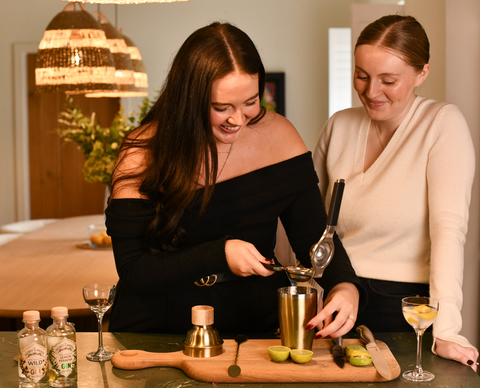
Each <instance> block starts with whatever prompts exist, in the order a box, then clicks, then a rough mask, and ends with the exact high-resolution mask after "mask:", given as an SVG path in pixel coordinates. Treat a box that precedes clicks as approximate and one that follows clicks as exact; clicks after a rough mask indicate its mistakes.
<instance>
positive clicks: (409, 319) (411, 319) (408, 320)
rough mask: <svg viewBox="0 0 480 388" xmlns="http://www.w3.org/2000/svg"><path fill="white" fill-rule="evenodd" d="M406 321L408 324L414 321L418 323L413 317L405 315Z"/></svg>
mask: <svg viewBox="0 0 480 388" xmlns="http://www.w3.org/2000/svg"><path fill="white" fill-rule="evenodd" d="M407 322H408V323H409V324H410V325H415V324H416V323H418V321H417V320H416V319H415V318H413V317H407Z"/></svg>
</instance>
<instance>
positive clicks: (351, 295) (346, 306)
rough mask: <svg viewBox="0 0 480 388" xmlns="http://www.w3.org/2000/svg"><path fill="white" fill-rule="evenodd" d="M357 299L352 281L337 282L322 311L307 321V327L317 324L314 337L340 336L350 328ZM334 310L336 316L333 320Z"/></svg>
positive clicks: (355, 310)
mask: <svg viewBox="0 0 480 388" xmlns="http://www.w3.org/2000/svg"><path fill="white" fill-rule="evenodd" d="M359 299H360V295H359V293H358V290H357V287H355V286H354V285H353V284H352V283H340V284H337V285H336V286H335V287H333V288H332V290H331V291H330V292H329V293H328V295H327V298H326V299H325V303H324V305H323V309H322V311H320V312H319V313H318V314H317V316H316V317H315V318H313V319H312V320H311V321H310V322H309V323H308V325H307V328H313V327H315V326H317V328H318V329H319V331H318V332H317V334H316V335H315V338H323V337H327V336H330V337H332V338H336V337H341V336H342V335H344V334H346V333H348V332H349V331H350V330H351V329H352V327H353V325H354V324H355V321H356V320H357V312H358V301H359ZM335 312H337V316H336V317H335V320H334V319H333V314H334V313H335ZM322 327H323V328H322Z"/></svg>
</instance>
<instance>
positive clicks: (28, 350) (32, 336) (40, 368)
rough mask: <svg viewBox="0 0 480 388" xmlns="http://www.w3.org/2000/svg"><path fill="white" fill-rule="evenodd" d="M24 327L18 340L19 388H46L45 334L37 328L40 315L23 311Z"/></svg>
mask: <svg viewBox="0 0 480 388" xmlns="http://www.w3.org/2000/svg"><path fill="white" fill-rule="evenodd" d="M23 322H24V323H25V327H24V328H23V329H22V330H20V331H19V332H18V334H17V338H18V351H19V359H18V377H19V387H21V388H40V387H48V356H47V341H46V333H45V330H43V329H42V328H41V327H39V325H38V324H39V322H40V313H39V312H38V311H25V312H24V313H23Z"/></svg>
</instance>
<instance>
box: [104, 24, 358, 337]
mask: <svg viewBox="0 0 480 388" xmlns="http://www.w3.org/2000/svg"><path fill="white" fill-rule="evenodd" d="M264 87H265V70H264V67H263V64H262V61H261V59H260V56H259V54H258V52H257V50H256V48H255V45H254V44H253V42H252V41H251V40H250V38H249V37H248V36H247V35H246V34H245V33H244V32H242V31H241V30H239V29H238V28H236V27H234V26H232V25H230V24H221V23H213V24H211V25H209V26H207V27H204V28H201V29H199V30H197V31H195V32H194V33H193V34H192V35H191V36H190V37H189V38H188V39H187V40H186V41H185V43H184V44H183V45H182V47H181V48H180V50H179V52H178V53H177V55H176V57H175V59H174V61H173V63H172V66H171V70H170V72H169V74H168V76H167V79H166V81H165V83H164V86H163V88H162V90H161V93H160V96H159V98H158V100H157V101H156V103H155V104H154V106H153V108H152V109H151V111H150V112H149V113H148V115H147V117H146V118H145V120H144V121H143V122H142V125H141V126H140V127H139V128H138V129H136V130H135V131H134V132H132V134H131V135H130V136H129V137H128V139H126V141H125V142H124V144H123V146H122V150H121V154H120V157H119V161H118V163H117V166H116V169H115V172H114V175H113V180H112V196H111V198H110V201H109V205H108V208H107V210H106V216H107V228H108V233H109V235H110V236H111V237H112V241H113V249H114V254H115V261H116V266H117V270H118V274H119V278H120V281H119V283H118V290H117V295H116V299H115V303H114V306H113V308H112V313H111V317H110V330H111V331H126V332H128V331H135V332H164V333H186V332H187V331H188V330H189V329H190V328H191V307H192V306H195V305H210V306H213V307H214V308H215V327H216V328H217V329H218V330H219V331H220V333H240V332H241V333H273V332H275V331H276V329H277V328H278V316H277V314H278V312H277V295H276V293H277V289H278V288H280V287H283V286H287V285H289V282H288V279H287V277H286V275H285V274H284V273H278V272H275V273H274V272H272V271H269V270H267V269H266V268H265V267H264V266H263V265H262V264H261V263H262V262H263V263H267V262H269V261H270V259H274V249H275V238H276V230H277V221H278V218H280V219H281V220H282V223H283V224H284V226H285V229H286V232H287V235H288V237H289V240H290V243H291V245H292V247H293V249H294V251H295V252H296V255H297V258H298V259H299V260H300V261H301V262H302V263H303V264H304V265H305V266H311V265H310V259H309V250H310V247H311V246H312V245H313V244H314V243H315V242H317V241H318V239H319V238H320V236H321V235H322V232H323V230H324V228H325V223H326V214H325V209H324V206H323V202H322V199H321V195H320V192H319V190H318V186H317V183H318V178H317V176H316V174H315V170H314V168H313V162H312V159H311V154H310V153H309V152H307V149H306V147H305V145H304V143H303V141H302V139H301V138H300V136H299V134H298V132H297V131H296V130H295V128H294V127H293V125H292V124H291V123H290V122H289V121H288V120H286V119H285V118H284V117H282V116H280V115H278V114H276V113H273V112H270V111H266V110H265V109H264V108H262V107H261V106H260V101H261V100H262V95H263V91H264ZM336 243H337V244H336V245H337V247H336V248H337V250H336V255H335V257H334V259H333V261H332V263H331V264H330V266H329V267H328V268H327V270H326V271H325V274H324V277H323V278H322V279H321V281H320V284H321V285H322V287H323V288H324V289H325V294H326V295H327V298H326V300H325V307H324V308H323V310H322V311H320V312H319V314H318V315H317V316H316V317H315V323H314V324H311V326H312V327H314V326H316V325H318V327H319V328H320V327H321V324H322V322H323V321H324V322H325V323H326V326H325V327H324V328H323V329H322V330H321V331H320V332H319V334H318V335H319V336H326V335H337V336H338V335H342V334H344V333H346V332H348V331H349V330H350V329H351V328H352V327H353V322H354V318H355V317H356V314H357V310H358V301H359V291H358V289H357V286H359V282H358V278H357V277H356V275H355V273H354V271H353V269H352V267H351V264H350V261H349V259H348V256H347V255H346V254H345V251H344V249H343V247H342V245H341V243H340V241H339V240H337V242H336ZM359 287H360V288H361V286H359ZM335 312H337V315H336V317H335V319H333V315H334V313H335ZM349 317H350V319H349Z"/></svg>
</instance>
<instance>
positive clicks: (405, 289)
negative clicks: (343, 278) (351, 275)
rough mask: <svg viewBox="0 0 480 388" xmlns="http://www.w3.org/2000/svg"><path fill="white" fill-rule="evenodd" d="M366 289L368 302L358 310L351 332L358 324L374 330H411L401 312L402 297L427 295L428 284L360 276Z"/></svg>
mask: <svg viewBox="0 0 480 388" xmlns="http://www.w3.org/2000/svg"><path fill="white" fill-rule="evenodd" d="M360 281H361V282H362V285H363V286H364V287H365V289H366V290H367V294H368V303H367V305H366V306H365V308H363V309H362V310H361V311H359V312H358V316H357V321H356V323H355V326H354V328H353V329H352V332H355V329H356V327H357V326H359V325H365V326H367V327H368V328H369V329H370V330H371V331H372V332H373V333H375V332H386V331H388V332H412V331H413V329H412V327H411V326H410V325H409V324H408V323H407V321H406V320H405V318H404V317H403V313H402V298H405V297H407V296H416V295H420V296H429V285H428V284H420V283H403V282H390V281H385V280H376V279H367V278H360Z"/></svg>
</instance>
